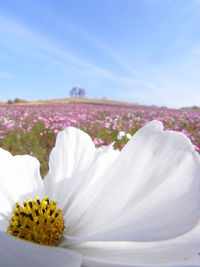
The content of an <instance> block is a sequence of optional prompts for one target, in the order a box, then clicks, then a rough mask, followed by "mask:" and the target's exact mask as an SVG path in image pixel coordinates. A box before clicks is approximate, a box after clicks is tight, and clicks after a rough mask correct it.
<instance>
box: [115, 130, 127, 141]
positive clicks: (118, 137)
mask: <svg viewBox="0 0 200 267" xmlns="http://www.w3.org/2000/svg"><path fill="white" fill-rule="evenodd" d="M125 135H126V133H125V132H124V131H120V132H119V133H118V135H117V139H118V140H121V139H122V138H123V137H124V136H125Z"/></svg>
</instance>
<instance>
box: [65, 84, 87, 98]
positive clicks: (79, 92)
mask: <svg viewBox="0 0 200 267" xmlns="http://www.w3.org/2000/svg"><path fill="white" fill-rule="evenodd" d="M69 94H70V96H71V97H80V98H82V97H85V95H86V92H85V89H83V88H79V87H76V86H74V87H73V88H72V89H71V90H70V92H69Z"/></svg>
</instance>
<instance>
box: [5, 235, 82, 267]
mask: <svg viewBox="0 0 200 267" xmlns="http://www.w3.org/2000/svg"><path fill="white" fill-rule="evenodd" d="M81 261H82V258H81V256H80V255H79V254H78V253H76V252H72V251H70V250H66V249H62V248H55V247H47V246H40V245H37V244H33V243H31V242H27V241H23V240H20V239H18V238H15V237H11V236H8V235H7V234H6V233H2V232H0V266H1V267H11V266H13V267H36V266H37V267H55V266H56V267H80V266H81Z"/></svg>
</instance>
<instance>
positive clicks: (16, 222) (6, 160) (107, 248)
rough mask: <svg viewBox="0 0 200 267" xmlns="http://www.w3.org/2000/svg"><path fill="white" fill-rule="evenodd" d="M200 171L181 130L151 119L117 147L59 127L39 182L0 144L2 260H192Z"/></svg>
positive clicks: (177, 264)
mask: <svg viewBox="0 0 200 267" xmlns="http://www.w3.org/2000/svg"><path fill="white" fill-rule="evenodd" d="M199 173H200V158H199V155H198V154H197V153H196V152H195V151H194V148H193V146H192V144H191V142H190V141H189V139H188V138H187V137H186V136H184V135H183V134H182V133H177V132H173V131H163V129H162V124H161V123H160V122H157V121H153V122H151V123H149V124H147V125H146V126H144V127H143V128H142V129H140V130H139V131H138V132H137V133H136V134H135V135H134V136H133V137H132V139H131V140H130V141H129V143H128V144H127V145H126V146H125V147H124V149H123V150H122V152H117V151H114V150H113V149H112V147H109V148H105V147H104V148H102V149H95V147H94V144H93V143H92V141H91V139H90V137H89V136H88V135H87V134H85V133H83V132H82V131H80V130H77V129H75V128H72V127H70V128H67V129H65V130H64V131H62V132H60V133H59V134H58V136H57V140H56V145H55V148H54V149H53V150H52V152H51V154H50V161H49V172H48V174H47V176H46V177H45V179H44V182H43V181H42V180H41V178H40V175H39V164H38V161H37V160H36V159H34V158H32V157H30V156H15V157H12V156H11V155H10V153H8V152H6V151H4V150H0V203H1V205H0V266H2V267H10V266H20V267H23V266H31V267H33V266H34V267H35V266H37V267H38V266H39V267H43V266H44V267H45V266H48V267H53V266H56V267H68V266H70V267H76V266H84V267H111V266H112V267H119V266H120V267H125V266H127V267H128V266H129V267H130V266H132V267H166V266H168V267H172V266H173V267H182V266H188V267H192V266H200V256H199V255H198V254H199V252H200V224H199V219H200V177H199ZM46 195H48V196H49V198H48V197H45V196H46ZM37 196H38V197H37ZM30 197H31V198H32V199H35V200H30V199H29V198H30ZM27 199H28V201H27ZM42 199H43V200H42ZM22 201H25V202H24V206H23V207H22V204H21V203H22ZM54 201H56V202H58V203H59V204H56V202H54ZM16 202H19V204H16V208H15V203H16ZM20 205H21V206H20ZM13 209H15V211H14V214H12V210H13ZM37 214H38V215H37ZM11 217H12V219H11V220H10V218H11ZM43 218H44V219H43ZM57 218H58V219H57ZM45 219H46V220H45ZM9 220H10V222H9ZM23 220H24V222H23ZM56 220H57V223H55V222H56ZM63 224H64V225H63ZM8 225H9V227H8ZM22 226H23V227H22ZM26 226H28V227H26ZM63 226H64V227H63ZM38 229H40V230H42V231H40V235H39V236H37V231H39V230H38ZM46 229H47V230H46ZM48 229H49V230H48ZM6 230H8V232H9V233H10V234H7V233H6ZM50 230H51V231H50ZM11 234H13V235H16V236H19V235H22V234H23V235H24V236H22V237H23V239H28V240H32V239H36V241H38V240H39V243H40V244H41V245H38V244H35V243H33V242H27V241H24V240H22V239H20V238H15V237H12V236H11ZM60 235H62V236H63V239H62V241H61V243H60V244H59V247H52V246H44V245H42V244H44V243H45V244H48V242H49V245H52V244H54V245H55V244H56V243H57V241H60V240H58V239H59V238H60ZM36 236H37V238H38V239H37V238H36ZM34 241H35V240H34Z"/></svg>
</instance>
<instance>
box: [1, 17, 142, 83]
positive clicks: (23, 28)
mask: <svg viewBox="0 0 200 267" xmlns="http://www.w3.org/2000/svg"><path fill="white" fill-rule="evenodd" d="M0 33H1V34H4V36H6V37H9V38H10V37H12V38H15V41H19V42H20V43H22V44H23V47H21V49H24V46H25V47H27V50H28V51H29V52H30V53H35V54H36V53H37V54H38V55H40V56H43V57H44V56H45V57H46V58H48V59H50V60H54V61H57V63H60V64H64V65H65V64H67V62H70V63H71V64H73V65H74V66H77V68H80V69H82V72H83V73H84V74H85V75H87V76H96V77H99V78H106V79H110V80H112V81H115V82H119V83H121V84H122V83H124V84H125V85H130V86H131V85H135V84H136V83H137V82H138V81H137V79H135V78H133V77H127V76H123V75H118V74H115V73H114V72H113V71H110V70H107V69H106V68H102V67H99V66H97V65H95V64H92V63H90V62H89V61H88V60H85V59H83V58H80V57H79V56H77V55H74V54H73V53H71V52H70V51H68V50H64V49H62V48H60V47H59V44H57V43H55V42H54V41H52V40H50V39H48V38H47V37H45V36H44V35H43V34H41V33H39V32H36V31H35V30H33V29H31V28H30V27H28V26H27V25H24V24H22V23H20V22H19V21H18V20H16V19H14V18H10V17H8V16H4V15H2V14H0ZM82 34H83V33H82ZM88 38H90V40H92V37H91V36H90V37H88ZM94 43H95V45H97V41H94ZM11 45H12V47H13V48H14V49H15V44H11ZM100 47H101V49H104V50H106V51H107V52H108V53H110V54H112V55H113V53H112V52H111V50H110V51H109V49H108V48H106V46H104V45H103V44H101V45H100ZM17 49H19V48H17ZM55 56H56V59H55ZM63 62H65V63H63ZM120 62H121V61H120ZM130 70H131V71H133V69H132V68H131V67H130Z"/></svg>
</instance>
